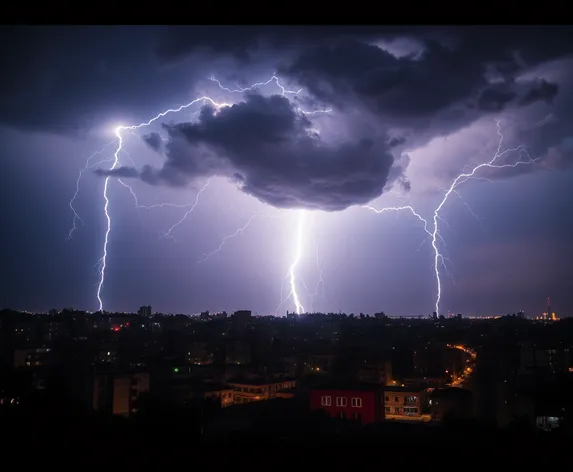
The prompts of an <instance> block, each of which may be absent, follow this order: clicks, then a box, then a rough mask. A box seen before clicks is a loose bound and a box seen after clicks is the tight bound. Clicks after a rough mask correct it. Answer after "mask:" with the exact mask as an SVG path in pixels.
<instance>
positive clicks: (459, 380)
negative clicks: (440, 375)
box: [448, 344, 476, 388]
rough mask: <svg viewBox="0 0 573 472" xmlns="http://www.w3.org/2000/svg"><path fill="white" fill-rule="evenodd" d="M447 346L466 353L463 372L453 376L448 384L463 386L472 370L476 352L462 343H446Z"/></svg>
mask: <svg viewBox="0 0 573 472" xmlns="http://www.w3.org/2000/svg"><path fill="white" fill-rule="evenodd" d="M448 347H449V348H452V349H458V350H460V351H463V352H465V353H466V354H467V355H468V358H467V360H466V365H465V367H464V370H463V372H462V373H461V374H460V375H458V376H457V377H453V378H452V381H451V383H449V384H448V386H450V387H460V388H461V387H463V384H464V382H465V381H467V380H468V378H469V377H470V375H471V374H472V372H473V368H474V363H475V361H476V352H475V351H474V350H473V349H470V348H469V347H467V346H464V345H463V344H448Z"/></svg>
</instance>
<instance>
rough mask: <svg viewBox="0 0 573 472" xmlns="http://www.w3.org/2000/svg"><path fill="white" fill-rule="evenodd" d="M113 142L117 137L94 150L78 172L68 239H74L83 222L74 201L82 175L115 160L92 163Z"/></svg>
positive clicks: (71, 205) (71, 203) (71, 206)
mask: <svg viewBox="0 0 573 472" xmlns="http://www.w3.org/2000/svg"><path fill="white" fill-rule="evenodd" d="M113 143H115V139H114V140H113V141H110V142H109V143H107V144H106V145H105V146H104V147H103V148H101V149H100V150H99V151H97V152H94V153H93V154H92V155H91V156H90V157H88V158H87V160H86V165H85V166H84V168H83V169H82V170H80V172H79V174H78V178H77V179H76V191H75V192H74V194H73V196H72V198H71V199H70V203H69V204H68V205H69V207H70V209H71V210H72V213H73V217H72V227H71V228H70V232H69V233H68V239H72V236H73V235H74V232H75V231H76V229H78V226H77V223H78V221H79V222H81V223H83V220H82V219H81V217H80V215H78V212H77V211H76V209H75V207H74V202H75V201H76V198H77V197H78V193H80V182H81V180H82V176H83V175H84V172H86V171H87V170H89V169H93V168H94V167H97V166H98V165H100V164H103V163H104V162H109V161H111V160H113V159H103V160H101V161H98V162H96V163H95V164H92V163H91V161H92V159H94V158H95V157H97V156H100V155H102V154H103V152H104V151H105V150H106V149H107V148H108V147H109V146H111V145H112V144H113Z"/></svg>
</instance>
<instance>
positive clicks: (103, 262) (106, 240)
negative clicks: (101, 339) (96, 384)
mask: <svg viewBox="0 0 573 472" xmlns="http://www.w3.org/2000/svg"><path fill="white" fill-rule="evenodd" d="M200 102H201V103H204V102H209V103H211V104H212V105H213V106H214V107H215V108H216V109H218V110H219V109H221V108H224V107H229V106H231V104H230V103H218V102H216V101H215V100H213V99H212V98H211V97H208V96H202V97H199V98H196V99H195V100H192V101H191V102H189V103H187V104H185V105H181V106H179V107H177V108H169V109H168V110H165V111H162V112H161V113H158V114H157V115H155V116H154V117H153V118H151V119H149V120H148V121H145V122H143V123H140V124H138V125H132V126H118V127H117V128H116V129H115V135H116V137H117V140H118V145H117V148H116V150H115V153H114V155H113V157H114V160H113V164H112V166H111V167H110V170H114V169H115V168H117V166H118V165H119V164H120V158H119V154H120V153H121V152H122V151H123V144H124V138H123V135H122V131H128V132H132V131H135V130H138V129H140V128H144V127H147V126H149V125H151V124H152V123H154V122H155V121H157V120H159V119H161V118H163V117H164V116H166V115H168V114H171V113H178V112H180V111H182V110H185V109H187V108H189V107H191V106H193V105H195V104H196V103H200ZM110 177H111V176H107V177H106V178H105V182H104V186H103V198H104V201H105V203H104V208H103V211H104V214H105V219H106V231H105V238H104V243H103V251H102V252H103V255H102V257H101V259H100V261H101V266H100V273H99V282H98V284H97V293H96V297H97V300H98V303H99V311H103V300H102V298H101V292H102V288H103V286H104V284H105V275H106V269H107V256H108V245H109V235H110V233H111V229H112V220H111V216H110V213H109V197H108V187H109V179H110ZM123 185H124V186H126V187H128V188H129V190H130V191H131V193H132V195H133V197H134V198H135V200H136V204H138V203H137V196H136V195H135V193H134V192H133V190H132V189H131V187H129V186H127V185H126V184H123ZM206 186H207V185H205V187H203V189H201V191H200V192H199V193H198V194H197V198H198V196H199V194H200V193H201V192H202V191H203V190H204V189H205V188H206ZM194 208H195V206H193V207H192V209H191V210H189V211H187V212H186V213H185V215H188V214H189V213H191V211H192V210H193V209H194ZM185 218H186V216H184V217H183V218H182V219H181V220H180V221H179V222H178V223H176V224H175V225H173V226H172V227H171V228H170V229H169V231H168V232H167V233H166V236H167V237H170V236H171V231H173V229H174V228H175V227H177V226H178V225H179V224H181V223H182V222H183V221H184V220H185Z"/></svg>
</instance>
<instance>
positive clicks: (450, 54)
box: [0, 26, 573, 316]
mask: <svg viewBox="0 0 573 472" xmlns="http://www.w3.org/2000/svg"><path fill="white" fill-rule="evenodd" d="M572 33H573V31H571V28H565V27H543V28H542V27H510V26H505V27H503V26H497V27H490V28H487V27H468V26H466V27H463V28H462V27H429V26H424V27H420V26H418V27H395V26H394V27H290V28H289V27H277V26H274V27H261V26H259V27H219V28H216V27H185V28H183V27H169V28H166V27H27V28H24V27H21V28H9V27H4V28H2V29H1V30H0V48H1V54H2V57H3V72H2V87H0V166H1V167H0V192H1V195H0V215H1V226H0V228H1V230H0V258H1V262H2V272H1V276H0V306H2V305H4V306H9V307H11V308H15V309H22V310H39V311H45V310H49V309H51V308H62V307H71V306H73V307H77V308H80V309H86V310H90V311H95V310H97V309H98V308H99V306H100V304H99V301H98V297H97V291H98V285H99V283H100V278H101V269H102V255H103V247H104V243H105V236H106V228H107V219H106V215H105V212H104V204H105V199H104V185H105V182H106V179H107V182H108V185H107V197H108V200H109V204H108V214H109V217H110V219H111V230H110V232H109V237H108V244H107V258H106V260H105V262H106V267H105V274H104V275H105V278H104V280H103V284H102V286H101V291H100V298H101V300H102V303H103V308H104V309H105V310H108V311H130V312H133V311H136V310H137V309H138V307H139V306H140V305H144V304H150V305H152V306H153V309H154V310H157V311H162V312H166V313H170V312H171V313H195V312H199V311H203V310H210V311H220V310H226V311H230V312H232V311H235V310H238V309H250V310H252V311H253V312H254V313H257V314H274V313H275V312H276V313H278V314H281V315H282V314H284V313H286V311H287V310H289V311H294V310H295V309H296V306H297V304H296V297H294V296H293V295H294V294H291V295H290V297H289V293H290V292H291V284H290V282H291V280H290V267H291V264H293V262H296V264H295V266H296V267H295V268H294V270H293V271H292V275H293V281H294V285H295V287H296V294H297V295H298V297H299V301H300V304H301V305H302V306H303V307H304V310H306V311H326V312H338V311H342V312H347V313H360V312H364V313H375V312H378V311H385V312H386V313H388V314H390V315H428V314H429V313H431V312H432V311H434V310H435V306H436V297H437V280H436V276H435V273H434V258H435V254H434V249H433V246H432V240H433V239H435V245H436V247H437V248H438V250H439V252H440V254H441V255H443V261H444V264H441V263H439V271H440V280H441V299H440V304H439V311H440V313H443V314H446V313H448V312H453V313H462V314H464V315H474V316H487V315H497V314H502V313H514V312H517V311H519V310H524V311H525V312H526V315H528V316H532V315H538V314H541V312H542V311H544V309H545V307H546V300H547V296H548V295H550V296H551V300H552V308H553V310H554V311H555V312H556V313H557V315H558V316H567V315H570V314H572V313H573V264H572V261H573V211H572V210H571V208H573V207H572V205H573V169H572V166H571V164H572V163H573V127H572V125H573V88H572V85H573V34H572ZM273 75H274V77H275V78H274V79H273ZM267 82H268V83H267ZM256 83H259V84H260V85H258V86H255V87H250V86H251V85H252V84H256ZM265 83H266V85H264V84H265ZM200 97H209V98H210V99H211V100H210V101H209V100H207V99H203V100H200V101H198V102H197V103H195V104H193V105H190V106H188V107H186V108H183V109H181V110H180V111H178V112H172V113H167V114H165V115H164V116H163V117H160V118H159V119H157V120H155V121H153V122H152V123H150V125H149V126H143V127H140V128H135V127H134V128H132V129H127V127H129V126H137V125H139V124H140V123H145V122H149V120H151V119H152V118H154V117H156V116H157V115H158V114H159V113H160V112H163V111H165V110H168V109H177V108H178V107H180V106H181V105H186V104H188V103H190V102H191V101H193V100H195V99H197V98H200ZM118 126H124V127H126V128H121V129H119V130H117V127H118ZM116 132H117V134H118V135H119V136H120V137H121V149H120V150H119V151H118V146H119V144H120V141H119V139H118V138H117V136H116ZM501 137H503V139H502V142H501V146H500V147H499V150H498V146H499V145H500V139H501ZM102 149H103V150H102ZM506 149H517V150H515V151H508V152H504V151H505V150H506ZM100 150H102V152H101V154H99V155H97V156H95V157H93V158H92V159H91V160H90V161H89V163H88V165H87V166H86V160H87V159H88V158H89V157H90V156H92V155H93V153H94V152H97V151H100ZM116 151H117V153H116ZM496 152H497V155H498V157H497V158H496V159H495V160H494V161H493V165H494V166H498V167H497V168H492V167H487V166H486V167H482V168H480V169H478V170H477V171H476V172H475V174H474V175H473V177H475V178H462V179H461V180H459V181H458V183H459V185H458V186H457V187H456V188H455V189H454V191H452V192H451V193H449V196H448V198H447V199H446V201H445V203H444V204H443V206H441V207H439V205H440V203H441V202H442V200H443V199H444V195H445V194H446V192H448V189H449V188H450V186H451V185H452V183H453V182H454V181H455V179H456V177H457V176H458V175H459V174H460V173H466V174H470V173H471V172H472V169H473V168H475V167H476V166H478V165H480V164H482V163H488V162H491V161H492V159H494V157H495V156H496ZM114 153H116V154H115V155H116V156H117V162H115V161H114ZM114 164H115V165H114ZM82 169H85V171H84V172H83V173H82V175H81V179H80V180H79V186H78V188H79V191H78V193H77V196H76V197H75V199H73V201H72V205H71V206H70V200H71V199H72V197H73V196H74V193H75V192H76V185H77V183H76V181H77V179H78V175H79V173H80V171H82ZM198 194H199V195H198ZM163 203H167V205H163V206H160V204H163ZM195 203H197V204H196V206H194V207H193V205H194V204H195ZM153 205H157V206H155V207H152V208H146V207H149V206H153ZM365 205H369V206H371V207H373V208H376V209H378V210H381V209H383V208H386V207H404V206H409V207H410V208H411V209H414V210H415V212H417V214H418V215H420V216H421V217H422V218H424V219H426V220H427V227H426V228H427V230H428V231H429V233H430V234H428V233H426V232H424V224H423V223H422V221H421V220H420V219H418V218H417V217H416V216H415V215H414V214H413V213H412V211H411V209H408V208H406V209H403V210H400V211H392V210H390V211H385V212H382V213H379V214H377V213H375V212H374V211H372V209H370V208H366V207H365ZM72 207H73V208H72ZM438 207H439V208H440V210H439V214H438V217H437V218H436V219H435V220H436V221H437V222H438V229H439V235H436V237H435V238H432V237H431V236H432V234H433V230H434V210H435V209H436V208H438ZM74 210H75V212H76V213H77V215H78V216H77V217H75V218H74ZM189 210H192V211H189ZM186 212H189V213H188V215H187V217H186V219H185V220H183V221H182V222H181V224H179V225H176V223H178V222H179V221H180V220H182V218H183V216H184V215H185V213H186ZM74 225H75V229H74ZM174 225H176V226H175V227H174V228H173V229H170V228H171V227H172V226H174ZM70 234H71V237H69V235H70ZM227 236H231V237H229V238H227V239H225V238H226V237H227ZM440 236H441V237H440ZM219 247H220V248H221V249H220V251H219V252H217V253H214V252H213V251H216V250H217V248H219ZM438 262H441V259H440V258H438ZM321 281H322V283H321ZM287 297H288V299H287V300H286V301H285V302H284V303H283V304H282V305H280V303H281V299H283V298H287ZM279 305H280V306H279ZM277 310H278V311H277Z"/></svg>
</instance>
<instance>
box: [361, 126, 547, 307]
mask: <svg viewBox="0 0 573 472" xmlns="http://www.w3.org/2000/svg"><path fill="white" fill-rule="evenodd" d="M496 126H497V135H498V136H499V140H498V145H497V150H496V153H495V154H494V156H493V157H492V158H491V159H490V160H489V161H487V162H484V163H482V164H479V165H477V166H475V167H474V168H473V169H472V170H471V171H469V172H464V173H462V174H459V175H458V176H457V177H456V178H455V179H454V181H453V182H452V184H451V185H450V187H449V188H448V189H447V190H446V191H445V193H444V196H443V198H442V200H441V201H440V203H439V204H438V206H437V207H436V208H435V210H434V214H433V217H432V220H433V227H432V229H431V230H429V229H428V222H427V220H426V219H424V218H423V217H422V216H421V215H419V214H418V213H417V212H416V211H415V210H414V209H413V208H412V207H411V206H403V207H387V208H382V209H380V210H377V209H375V208H373V207H371V206H369V205H365V206H364V208H368V209H370V210H372V211H375V212H376V213H383V212H387V211H401V210H408V211H410V212H412V214H414V215H415V216H416V217H417V218H418V219H419V220H420V221H422V222H423V223H424V230H425V231H426V233H427V234H428V235H429V236H430V240H431V244H432V249H433V251H434V262H433V270H434V275H435V278H436V287H437V292H436V303H435V311H436V313H438V314H439V313H440V301H441V297H442V280H441V274H440V266H442V267H444V268H445V267H446V266H445V261H446V258H445V257H444V256H443V255H442V253H441V252H440V248H439V245H438V240H440V241H442V243H444V240H443V238H442V236H441V235H440V227H439V222H440V221H442V222H444V223H446V224H447V221H446V220H444V219H443V218H442V217H441V215H440V212H441V211H442V209H443V208H444V205H445V204H446V202H447V201H448V198H449V197H450V195H452V194H454V195H456V196H458V197H460V199H461V196H460V194H459V193H458V192H457V188H458V187H459V186H460V185H462V184H463V183H465V182H467V181H468V180H470V179H478V178H479V179H482V178H483V177H476V175H475V174H476V172H478V171H479V170H480V169H482V168H490V169H504V168H515V167H518V166H520V165H524V164H533V163H534V162H535V161H536V159H532V158H531V156H530V155H529V153H528V152H527V150H526V149H525V148H524V147H523V146H521V145H520V146H518V147H516V148H508V149H505V150H504V151H502V150H501V146H502V145H503V134H502V132H501V127H500V122H499V121H497V120H496ZM511 152H518V153H519V157H520V159H521V153H525V154H526V155H527V157H528V158H529V160H527V161H522V160H518V161H517V162H515V163H513V164H496V162H497V161H499V159H501V158H502V157H503V156H505V155H506V154H509V153H511ZM486 180H487V179H486ZM462 201H463V203H464V204H465V205H466V206H467V207H468V209H469V210H470V212H471V213H472V215H473V216H475V217H476V218H477V216H476V215H475V213H474V212H473V211H472V210H471V208H469V206H468V205H467V203H466V202H465V201H464V200H462ZM478 220H479V218H478Z"/></svg>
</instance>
